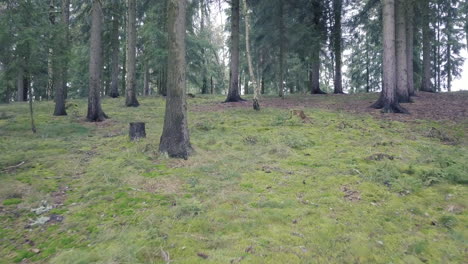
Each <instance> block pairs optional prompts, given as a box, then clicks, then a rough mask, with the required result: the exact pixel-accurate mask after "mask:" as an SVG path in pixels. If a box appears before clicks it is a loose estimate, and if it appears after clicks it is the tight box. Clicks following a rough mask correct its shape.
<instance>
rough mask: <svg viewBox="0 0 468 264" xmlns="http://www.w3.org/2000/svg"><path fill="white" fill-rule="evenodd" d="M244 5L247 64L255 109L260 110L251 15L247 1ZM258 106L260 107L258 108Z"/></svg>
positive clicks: (246, 91)
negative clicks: (254, 65) (252, 42)
mask: <svg viewBox="0 0 468 264" xmlns="http://www.w3.org/2000/svg"><path fill="white" fill-rule="evenodd" d="M242 4H243V7H244V9H243V10H244V20H245V50H246V53H247V64H248V67H249V76H250V80H251V81H252V85H253V91H254V92H253V94H254V98H253V100H254V101H253V107H254V109H256V110H257V109H258V110H260V105H259V103H258V99H259V90H258V85H257V79H256V78H255V73H254V70H253V64H252V55H251V53H250V15H249V11H248V6H247V1H246V0H242ZM248 87H249V86H248V83H246V88H245V93H246V94H247V93H248V92H249V91H248V90H249V89H248ZM256 106H258V107H256Z"/></svg>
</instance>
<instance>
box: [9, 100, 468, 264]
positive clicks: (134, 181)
mask: <svg viewBox="0 0 468 264" xmlns="http://www.w3.org/2000/svg"><path fill="white" fill-rule="evenodd" d="M311 98H315V97H311ZM222 99H223V98H221V97H219V96H218V97H212V96H200V98H198V97H197V98H196V99H189V106H192V105H194V104H200V105H203V104H208V103H209V104H214V103H218V102H220V101H222ZM374 99H375V98H373V97H372V96H370V95H362V96H357V97H354V96H352V97H347V98H346V100H374ZM122 100H123V99H116V100H110V99H104V100H103V108H104V110H105V111H106V113H107V114H108V115H109V116H111V117H112V119H111V120H108V121H106V122H105V123H103V124H88V123H84V122H82V120H81V119H80V118H81V117H79V118H77V117H72V116H70V117H64V118H55V117H51V115H50V112H51V111H52V110H53V104H52V102H40V103H37V104H36V108H37V111H36V114H37V122H38V129H39V131H38V135H36V136H34V135H31V134H30V132H29V122H28V121H29V120H28V118H27V117H26V116H24V113H25V112H27V106H26V105H25V104H24V105H23V104H12V105H10V106H3V105H1V106H0V112H7V113H8V115H11V116H14V118H8V119H5V120H1V122H2V123H0V126H1V127H2V128H1V129H0V167H10V166H14V165H17V164H20V163H21V162H23V161H24V162H25V163H24V164H23V165H22V166H20V167H19V168H18V169H15V170H11V171H8V172H3V171H2V174H1V175H0V199H2V201H7V199H12V198H13V199H20V202H21V206H18V207H16V206H11V207H8V208H7V209H8V210H9V212H10V211H11V214H4V213H2V212H0V226H1V228H0V237H1V238H5V239H8V241H9V243H7V245H5V246H4V245H3V244H2V246H0V256H1V257H0V263H11V262H14V261H15V260H16V261H21V260H22V259H23V258H27V259H28V260H29V261H30V262H32V263H115V262H118V263H160V262H163V261H164V260H163V258H162V256H161V250H163V251H164V252H167V253H168V254H169V255H170V256H171V260H172V261H173V262H177V263H205V262H209V263H229V262H231V261H234V262H235V261H236V260H238V259H240V258H243V259H242V262H246V263H307V262H310V260H311V259H314V261H316V262H320V263H322V262H323V263H350V262H360V263H389V262H395V263H400V262H401V263H412V262H414V263H420V262H428V263H439V262H452V263H462V262H463V260H464V259H463V258H464V250H465V240H466V239H465V237H466V230H465V226H464V225H463V224H461V223H465V222H466V214H465V212H464V211H463V210H464V209H463V208H464V206H463V205H464V204H465V203H466V200H467V193H468V192H467V186H466V182H467V179H466V177H467V175H468V173H467V168H466V165H465V163H466V158H467V156H468V150H467V148H466V145H464V144H463V142H465V141H466V134H465V133H464V132H463V127H462V126H461V125H460V124H451V123H443V124H442V123H434V122H427V121H419V122H418V123H411V122H406V123H400V122H394V121H383V120H378V119H374V118H372V117H370V116H367V115H351V114H346V113H343V112H333V111H325V110H320V109H312V108H309V109H304V111H305V113H306V115H307V116H308V117H309V118H310V119H311V120H312V123H311V124H303V123H302V122H301V121H300V120H299V119H298V118H295V117H291V115H290V112H289V110H286V109H273V108H264V109H262V111H260V112H255V113H254V112H252V111H251V110H250V109H240V108H239V109H236V108H233V109H229V110H226V111H224V112H222V113H220V112H199V111H191V109H190V107H189V128H190V132H191V142H192V145H193V146H194V148H195V150H196V153H195V154H194V155H193V156H192V157H190V159H189V160H188V161H182V160H172V159H167V158H164V157H161V156H160V155H159V153H158V142H159V137H160V134H161V131H162V124H163V116H164V115H163V111H164V101H163V100H162V99H160V98H141V100H140V103H141V104H142V105H141V107H139V108H136V109H127V108H125V107H124V106H123V101H122ZM320 100H324V101H325V102H329V103H334V102H335V100H345V99H342V98H341V97H333V96H332V97H323V99H320ZM73 103H76V104H77V107H76V112H77V114H78V115H80V116H83V114H84V113H85V109H86V100H74V101H73ZM23 116H24V117H23ZM135 120H140V121H142V122H146V125H147V127H146V129H147V138H146V139H143V140H141V141H139V142H130V141H129V140H128V138H127V136H126V133H127V131H128V123H129V122H132V121H135ZM431 127H436V128H437V129H441V131H442V127H443V132H444V133H446V134H448V135H450V136H451V137H456V138H457V142H458V143H457V144H452V145H448V144H445V142H442V141H441V140H439V139H437V138H430V137H427V136H426V133H427V131H428V129H430V128H431ZM4 128H5V129H4ZM408 135H411V137H408ZM12 149H14V150H15V151H14V152H12V151H11V150H12ZM379 153H384V154H389V155H391V156H393V157H394V158H393V159H382V160H370V159H369V157H371V156H372V155H376V154H379ZM18 194H21V196H18ZM351 198H352V199H351ZM44 200H46V201H48V203H55V202H57V203H61V202H63V204H64V205H61V206H57V208H54V209H53V210H51V211H50V212H49V213H48V214H50V215H52V214H54V215H61V216H63V217H64V220H63V221H62V222H58V223H48V224H46V225H45V226H43V227H41V228H34V229H32V231H29V229H25V228H24V227H25V226H27V225H28V224H29V223H30V221H31V219H35V218H36V217H37V216H36V215H35V214H34V213H31V212H30V211H29V209H27V208H37V207H38V206H39V205H40V204H39V203H40V201H44ZM25 237H27V239H29V240H31V241H34V244H35V246H34V247H35V248H39V249H40V250H41V253H40V254H34V255H33V254H30V253H29V252H31V251H30V246H29V245H28V244H26V243H25V242H24V240H25V239H24V238H25ZM1 238H0V239H1ZM0 244H1V243H0ZM248 248H251V249H250V250H249V251H248V252H247V253H246V249H248ZM198 253H204V254H207V255H208V256H209V258H208V259H206V260H205V259H202V258H200V257H199V256H198V255H197V254H198ZM20 258H21V260H19V259H20Z"/></svg>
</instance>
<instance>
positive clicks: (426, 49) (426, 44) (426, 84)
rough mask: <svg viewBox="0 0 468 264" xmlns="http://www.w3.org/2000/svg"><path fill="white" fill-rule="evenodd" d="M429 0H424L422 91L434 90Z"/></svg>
mask: <svg viewBox="0 0 468 264" xmlns="http://www.w3.org/2000/svg"><path fill="white" fill-rule="evenodd" d="M429 1H430V0H423V5H424V6H423V8H422V12H423V14H422V20H423V21H422V33H423V76H422V84H421V91H424V92H434V90H433V89H432V84H431V29H430V27H429V23H430V22H429Z"/></svg>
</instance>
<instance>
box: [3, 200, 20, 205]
mask: <svg viewBox="0 0 468 264" xmlns="http://www.w3.org/2000/svg"><path fill="white" fill-rule="evenodd" d="M21 202H23V200H21V199H20V198H11V199H6V200H4V201H3V205H15V204H20V203H21Z"/></svg>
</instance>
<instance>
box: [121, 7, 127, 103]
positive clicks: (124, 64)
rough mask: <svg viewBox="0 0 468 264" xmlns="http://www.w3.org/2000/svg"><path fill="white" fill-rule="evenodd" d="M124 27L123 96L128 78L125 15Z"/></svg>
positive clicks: (125, 17) (125, 19) (124, 17)
mask: <svg viewBox="0 0 468 264" xmlns="http://www.w3.org/2000/svg"><path fill="white" fill-rule="evenodd" d="M123 20H124V21H123V25H122V29H123V34H122V36H123V38H124V40H123V41H122V43H123V49H122V51H123V56H122V80H121V82H122V83H121V85H122V90H121V94H125V87H126V85H127V84H126V79H125V78H126V76H127V16H126V15H124V16H123Z"/></svg>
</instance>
